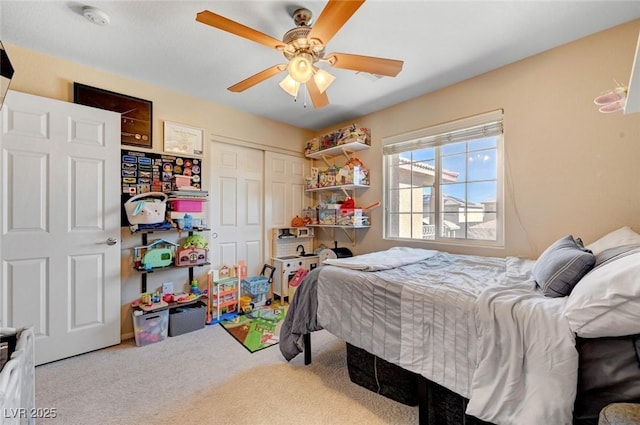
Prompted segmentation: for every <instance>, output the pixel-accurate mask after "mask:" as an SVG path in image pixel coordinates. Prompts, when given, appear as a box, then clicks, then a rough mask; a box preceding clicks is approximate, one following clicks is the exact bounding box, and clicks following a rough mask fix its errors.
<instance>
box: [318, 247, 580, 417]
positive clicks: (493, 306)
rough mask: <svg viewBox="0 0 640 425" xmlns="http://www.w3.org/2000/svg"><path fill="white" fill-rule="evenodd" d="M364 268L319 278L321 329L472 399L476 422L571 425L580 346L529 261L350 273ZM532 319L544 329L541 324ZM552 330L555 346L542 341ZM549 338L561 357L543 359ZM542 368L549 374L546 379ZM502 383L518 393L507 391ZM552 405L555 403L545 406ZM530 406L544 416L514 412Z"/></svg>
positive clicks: (335, 266)
mask: <svg viewBox="0 0 640 425" xmlns="http://www.w3.org/2000/svg"><path fill="white" fill-rule="evenodd" d="M420 251H427V250H420ZM413 254H414V255H413V256H414V257H415V256H417V257H420V256H421V255H422V254H425V253H424V252H423V253H420V252H415V253H413ZM382 257H384V255H383V256H382ZM376 258H377V259H379V258H381V256H377V257H376ZM393 261H395V260H391V261H390V262H393ZM361 262H362V258H360V259H357V260H356V261H354V260H350V261H349V265H345V267H340V262H339V261H337V262H336V261H334V262H333V263H332V265H331V266H323V268H322V270H321V271H320V273H319V276H318V324H320V325H321V326H322V327H323V328H325V329H327V330H328V331H329V332H331V333H332V334H334V335H336V336H338V337H339V338H341V339H344V340H345V341H347V342H349V343H351V344H353V345H355V346H357V347H360V348H362V349H364V350H366V351H368V352H370V353H372V354H375V355H377V356H379V357H381V358H383V359H385V360H387V361H389V362H391V363H394V364H397V365H399V366H401V367H403V368H405V369H407V370H410V371H413V372H416V373H418V374H420V375H422V376H424V377H426V378H428V379H429V380H431V381H433V382H436V383H438V384H440V385H443V386H444V387H446V388H449V389H450V390H452V391H454V392H456V393H458V394H460V395H462V396H464V397H466V398H469V399H470V403H469V405H470V406H471V408H470V409H469V410H468V412H469V414H473V415H474V416H476V417H478V418H480V419H483V420H486V421H489V422H493V423H497V424H520V423H522V424H540V423H549V424H551V423H553V424H557V425H561V424H564V423H567V424H569V423H571V420H570V418H571V410H572V406H573V396H575V387H576V379H577V351H576V350H575V347H574V344H575V341H574V340H573V338H572V336H571V333H570V332H569V333H568V334H567V332H566V329H565V328H564V324H563V322H566V320H565V319H564V317H562V314H559V312H560V311H561V310H562V301H558V300H556V301H553V300H551V299H549V298H547V297H544V295H543V294H542V293H541V292H539V291H537V290H536V286H535V282H534V281H533V280H532V278H531V269H532V267H533V263H534V262H533V261H530V260H525V259H520V258H516V257H508V258H492V257H480V256H468V255H454V254H448V253H444V252H437V253H436V254H435V255H426V256H425V259H423V260H421V261H417V262H414V263H410V264H404V265H401V266H399V267H394V268H387V267H384V266H383V267H379V266H376V265H375V264H372V267H371V269H378V270H379V271H374V272H362V271H359V270H354V269H353V268H352V266H351V265H352V264H354V263H361ZM374 266H375V267H374ZM547 309H549V312H550V313H549V314H547V313H545V311H546V310H547ZM511 312H515V313H514V314H511ZM516 313H517V314H516ZM514 319H515V322H514ZM536 321H546V323H545V324H544V325H543V326H540V327H537V326H536ZM508 322H514V323H515V324H512V323H508ZM522 323H525V324H524V325H523V324H522ZM567 326H568V324H567ZM507 330H508V331H509V333H505V332H507ZM547 330H548V331H549V338H552V339H551V340H550V339H549V338H544V336H543V335H542V334H543V333H544V332H546V331H547ZM505 339H506V341H505ZM550 341H555V343H554V344H555V348H557V349H558V350H560V351H559V352H558V353H557V354H556V355H552V356H549V355H548V354H549V353H547V352H546V349H549V348H550V347H549V344H550ZM538 342H541V344H540V345H538ZM495 344H500V346H499V348H498V349H492V347H496V345H495ZM554 344H552V345H554ZM551 348H553V347H551ZM549 359H552V361H551V363H553V362H555V361H556V360H557V359H561V360H562V362H561V363H562V364H561V365H562V370H563V371H566V370H567V369H571V368H573V369H574V370H575V375H573V374H571V373H569V374H567V373H563V375H562V376H561V377H559V378H557V379H555V378H554V376H555V375H554V374H555V373H557V371H558V370H559V368H558V367H556V366H554V365H553V364H549V361H550V360H549ZM502 362H507V363H505V364H503V363H502ZM523 365H524V368H525V370H522V369H523ZM541 365H542V366H541ZM544 365H547V366H548V372H549V373H541V368H542V369H543V368H544ZM479 366H481V367H479ZM534 366H535V368H534V369H532V370H531V371H530V370H528V369H527V368H529V367H534ZM573 366H575V367H573ZM532 372H533V375H532ZM538 374H539V375H540V378H539V379H538ZM505 376H508V377H509V378H510V380H505ZM505 382H510V385H516V386H518V389H519V391H520V392H519V393H517V394H512V393H511V392H509V391H508V390H504V387H502V385H503V384H504V383H505ZM546 384H549V385H556V387H555V388H546V387H545V385H546ZM542 388H544V391H540V390H541V389H542ZM568 388H573V394H571V392H568V393H567V392H566V391H567V389H568ZM540 392H542V393H544V394H540ZM549 400H551V406H547V407H546V408H543V407H540V406H541V404H544V403H549ZM532 401H535V405H537V406H539V407H540V410H541V411H540V412H539V414H537V415H535V416H533V417H532V418H527V417H526V415H530V414H531V410H532V409H524V408H521V407H517V405H525V404H527V403H530V402H532ZM505 403H507V404H505ZM567 414H568V418H569V420H568V421H565V418H566V417H567ZM559 418H561V419H559ZM547 419H550V421H549V420H547ZM551 419H552V420H551Z"/></svg>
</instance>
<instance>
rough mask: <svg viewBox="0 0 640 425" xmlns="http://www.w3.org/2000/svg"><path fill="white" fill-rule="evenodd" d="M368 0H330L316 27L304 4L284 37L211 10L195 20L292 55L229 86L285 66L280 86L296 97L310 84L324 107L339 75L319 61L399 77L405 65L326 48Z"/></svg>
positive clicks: (248, 83) (250, 82)
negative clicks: (320, 66)
mask: <svg viewBox="0 0 640 425" xmlns="http://www.w3.org/2000/svg"><path fill="white" fill-rule="evenodd" d="M363 3H364V0H358V1H344V0H329V2H328V3H327V5H326V6H325V7H324V9H323V10H322V12H321V13H320V16H318V19H317V20H316V22H315V23H314V25H313V27H311V26H309V24H310V22H311V16H312V15H311V11H310V10H308V9H304V8H302V9H297V10H296V11H295V12H293V20H294V22H295V24H296V27H295V28H293V29H291V30H289V31H287V32H286V33H285V35H284V36H283V38H282V40H278V39H276V38H273V37H271V36H269V35H267V34H264V33H262V32H260V31H257V30H255V29H253V28H249V27H247V26H245V25H242V24H239V23H237V22H235V21H232V20H230V19H228V18H225V17H224V16H221V15H218V14H216V13H213V12H210V11H208V10H204V11H202V12H200V13H198V14H197V15H196V21H198V22H201V23H203V24H207V25H210V26H212V27H214V28H218V29H221V30H223V31H227V32H230V33H232V34H235V35H238V36H240V37H244V38H246V39H248V40H251V41H255V42H256V43H260V44H264V45H265V46H267V47H271V48H273V49H276V50H280V51H282V53H283V54H284V57H285V58H286V59H287V60H288V63H285V64H278V65H274V66H271V67H269V68H267V69H265V70H263V71H260V72H258V73H257V74H254V75H252V76H251V77H249V78H247V79H245V80H243V81H240V82H239V83H237V84H234V85H233V86H231V87H229V88H228V90H230V91H232V92H242V91H244V90H246V89H248V88H250V87H253V86H255V85H256V84H258V83H261V82H262V81H264V80H266V79H268V78H271V77H273V76H275V75H277V74H279V73H280V72H283V71H285V70H286V71H288V74H287V76H286V77H285V78H284V80H282V81H281V82H280V87H281V88H282V89H283V90H284V91H286V92H287V93H289V94H290V95H291V96H293V97H294V98H295V97H297V95H298V90H299V88H300V85H302V84H304V85H306V87H307V91H308V92H309V96H310V97H311V101H312V103H313V106H314V107H315V108H322V107H324V106H326V105H328V104H329V99H328V97H327V94H326V90H327V87H329V85H330V84H331V83H332V82H333V80H334V79H335V77H334V76H333V75H331V74H330V73H328V72H327V71H325V70H324V69H322V68H319V67H318V66H316V64H318V63H327V64H329V65H330V66H332V67H334V68H340V69H349V70H352V71H362V72H368V73H370V74H378V75H385V76H389V77H395V76H396V75H398V73H399V72H400V71H401V70H402V65H403V64H404V62H403V61H400V60H395V59H385V58H377V57H373V56H362V55H353V54H348V53H329V54H325V47H326V45H327V43H328V42H329V41H330V40H331V39H332V38H333V36H334V35H335V34H336V33H337V32H338V31H339V30H340V28H342V26H343V25H344V24H345V23H346V22H347V21H348V20H349V18H351V16H352V15H353V14H354V13H355V12H356V10H358V8H359V7H360V6H362V4H363Z"/></svg>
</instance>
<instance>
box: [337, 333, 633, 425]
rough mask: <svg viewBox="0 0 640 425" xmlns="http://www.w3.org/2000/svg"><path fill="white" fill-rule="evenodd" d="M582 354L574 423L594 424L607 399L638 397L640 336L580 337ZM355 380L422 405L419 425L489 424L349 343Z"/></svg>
mask: <svg viewBox="0 0 640 425" xmlns="http://www.w3.org/2000/svg"><path fill="white" fill-rule="evenodd" d="M576 348H577V349H578V352H579V353H580V362H579V374H578V375H579V378H578V388H577V391H578V394H577V397H576V401H575V405H574V411H573V414H574V420H573V423H574V425H596V424H597V423H598V414H599V412H600V410H601V409H602V408H603V407H604V406H606V405H607V404H609V403H615V402H636V403H637V402H640V335H629V336H623V337H608V338H593V339H589V338H577V340H576ZM347 368H348V370H349V378H350V379H351V381H352V382H354V383H356V384H358V385H361V386H363V387H365V388H367V389H369V390H371V391H374V392H376V393H378V394H380V395H383V396H385V397H388V398H390V399H393V400H395V401H398V402H400V403H403V404H407V405H409V406H415V405H419V406H420V425H426V424H428V425H462V424H465V425H480V424H488V422H483V421H481V420H479V419H477V418H475V417H473V416H469V415H466V414H465V413H464V412H465V410H466V407H467V403H468V401H469V400H468V399H466V398H464V397H462V396H461V395H458V394H456V393H454V392H453V391H450V390H448V389H446V388H444V387H442V386H441V385H438V384H436V383H434V382H431V381H429V380H428V379H426V378H424V377H422V376H420V375H418V374H415V373H413V372H410V371H407V370H405V369H403V368H401V367H400V366H397V365H395V364H392V363H389V362H387V361H385V360H383V359H381V358H379V357H377V356H374V355H373V354H371V353H369V352H367V351H365V350H363V349H361V348H358V347H355V346H353V345H351V344H349V343H347Z"/></svg>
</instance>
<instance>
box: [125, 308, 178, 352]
mask: <svg viewBox="0 0 640 425" xmlns="http://www.w3.org/2000/svg"><path fill="white" fill-rule="evenodd" d="M135 313H136V312H134V314H133V330H134V335H135V339H136V345H137V346H138V347H141V346H143V345H149V344H153V343H154V342H159V341H164V340H165V339H167V331H168V329H169V310H161V311H150V312H148V313H144V314H140V315H136V314H135Z"/></svg>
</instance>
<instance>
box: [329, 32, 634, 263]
mask: <svg viewBox="0 0 640 425" xmlns="http://www.w3.org/2000/svg"><path fill="white" fill-rule="evenodd" d="M639 30H640V20H636V21H633V22H630V23H627V24H624V25H621V26H618V27H615V28H613V29H610V30H607V31H604V32H601V33H598V34H595V35H592V36H589V37H587V38H583V39H581V40H578V41H575V42H573V43H569V44H566V45H564V46H561V47H558V48H556V49H553V50H549V51H547V52H544V53H541V54H539V55H536V56H533V57H530V58H527V59H524V60H521V61H519V62H517V63H514V64H511V65H508V66H505V67H503V68H500V69H497V70H495V71H491V72H488V73H486V74H484V75H481V76H479V77H476V78H472V79H470V80H467V81H464V82H461V83H459V84H456V85H453V86H451V87H448V88H445V89H442V90H439V91H437V92H434V93H431V94H428V95H425V96H421V97H418V98H416V99H413V100H411V101H409V102H405V103H402V104H400V105H396V106H394V107H391V108H388V109H386V110H383V111H380V112H377V113H374V114H370V115H368V116H365V117H362V118H360V119H358V120H357V121H356V122H357V123H358V124H359V125H361V126H365V127H370V128H371V135H372V143H371V149H369V150H368V151H364V152H362V151H361V152H358V155H357V156H358V157H359V158H360V159H362V160H363V161H364V163H365V165H366V166H367V167H369V168H371V173H370V175H371V182H372V185H373V187H371V188H370V189H368V190H366V191H363V192H361V196H360V197H359V198H358V199H357V201H358V202H357V204H358V205H361V206H366V205H370V204H372V203H373V202H375V201H377V200H381V199H382V186H381V183H382V182H381V178H382V146H381V139H382V138H383V137H388V136H393V135H396V134H400V133H405V132H408V131H412V130H416V129H420V128H424V127H428V126H431V125H435V124H438V123H442V122H447V121H451V120H455V119H458V118H463V117H466V116H470V115H475V114H478V113H481V112H487V111H491V110H495V109H499V108H502V109H504V125H505V156H506V164H507V167H506V169H505V180H506V185H505V201H506V202H505V203H506V213H505V214H506V226H505V228H506V232H505V248H504V249H491V248H474V249H471V248H463V247H460V246H455V245H437V244H433V243H431V244H426V245H425V244H423V243H421V244H417V243H416V244H413V245H415V246H423V247H428V248H434V249H444V250H449V251H452V252H462V253H469V254H481V255H492V256H504V255H518V256H523V257H528V258H537V256H538V255H539V254H540V253H541V251H542V250H544V248H546V247H547V246H548V245H549V244H550V243H552V242H553V241H555V240H556V239H558V238H560V237H562V236H564V235H566V234H573V235H575V236H579V237H582V238H583V240H584V241H585V242H586V243H589V242H591V241H594V240H595V239H597V238H598V237H600V236H602V235H603V234H605V233H606V232H608V231H611V230H614V229H616V228H618V227H621V226H623V225H629V226H632V227H633V228H634V229H635V230H636V231H639V232H640V114H630V115H623V114H622V113H621V112H618V113H614V114H602V113H599V112H598V109H597V106H596V105H594V103H593V99H594V98H595V97H596V96H597V95H598V94H600V93H601V92H602V91H604V90H606V89H610V88H613V87H615V82H614V78H615V79H617V80H618V81H620V82H622V83H623V84H627V83H628V80H629V76H630V74H631V67H632V62H633V58H634V53H635V48H636V42H637V40H638V32H639ZM409 61H410V58H409V59H407V62H409ZM345 124H348V123H343V124H342V125H345ZM342 125H336V126H335V128H339V127H341V126H342ZM324 132H326V131H323V132H319V133H324ZM382 216H383V210H382V208H377V209H375V210H373V211H372V212H371V217H372V220H371V221H372V228H371V229H369V230H367V231H363V230H360V231H359V233H358V235H359V238H358V242H359V243H358V245H356V246H355V247H352V246H351V245H350V242H349V241H348V240H347V239H346V238H344V237H342V238H340V233H338V232H336V236H337V237H339V239H338V240H339V241H340V242H339V245H340V246H348V247H350V248H351V249H352V250H353V251H355V252H362V251H364V250H366V251H373V250H380V249H386V248H389V247H391V246H393V245H394V244H395V242H394V241H385V240H383V239H382V238H381V236H380V235H381V233H382ZM319 233H320V235H322V234H323V233H322V232H319ZM325 243H331V242H329V241H325ZM365 247H366V248H365Z"/></svg>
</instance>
